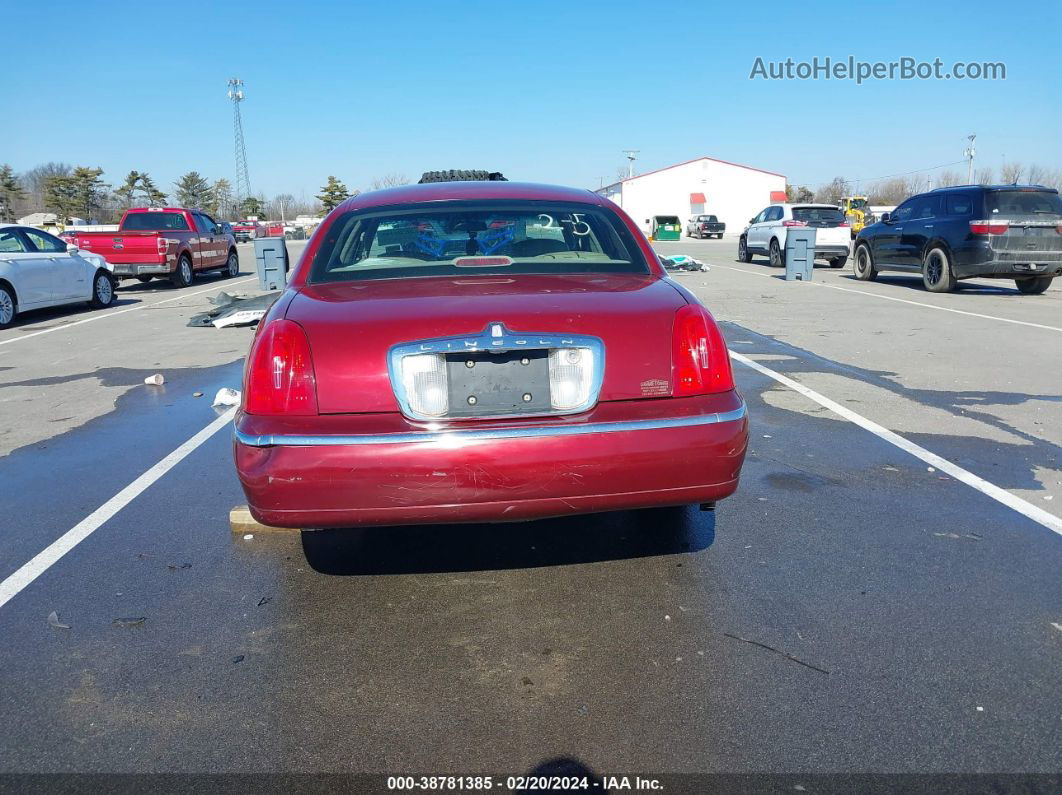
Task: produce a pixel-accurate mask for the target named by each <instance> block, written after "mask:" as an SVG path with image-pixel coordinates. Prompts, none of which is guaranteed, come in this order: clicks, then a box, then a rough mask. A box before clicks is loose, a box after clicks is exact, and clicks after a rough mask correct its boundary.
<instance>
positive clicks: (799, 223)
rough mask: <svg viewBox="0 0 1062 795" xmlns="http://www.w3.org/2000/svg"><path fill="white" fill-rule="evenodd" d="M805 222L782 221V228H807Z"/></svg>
mask: <svg viewBox="0 0 1062 795" xmlns="http://www.w3.org/2000/svg"><path fill="white" fill-rule="evenodd" d="M807 225H808V222H807V221H782V226H807Z"/></svg>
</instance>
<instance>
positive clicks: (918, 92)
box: [0, 0, 1062, 196]
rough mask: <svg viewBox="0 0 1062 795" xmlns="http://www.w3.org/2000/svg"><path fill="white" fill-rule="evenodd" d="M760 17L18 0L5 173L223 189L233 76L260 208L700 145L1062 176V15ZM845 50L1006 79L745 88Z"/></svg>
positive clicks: (559, 174)
mask: <svg viewBox="0 0 1062 795" xmlns="http://www.w3.org/2000/svg"><path fill="white" fill-rule="evenodd" d="M760 5H762V6H764V7H763V8H756V4H752V3H742V4H733V5H730V4H727V5H725V6H724V5H718V4H710V3H705V2H703V1H702V2H694V3H686V2H675V3H670V4H667V3H665V4H658V3H645V2H637V3H636V2H625V1H624V0H612V1H611V2H597V0H580V2H570V1H569V2H565V3H559V2H556V3H555V2H551V1H550V0H540V1H539V2H535V3H481V2H467V3H459V2H445V1H444V0H433V1H430V2H403V1H402V0H390V1H389V2H386V3H365V2H313V0H307V1H306V2H302V3H292V2H272V0H256V1H255V2H250V3H248V2H241V3H238V4H236V3H231V4H230V3H224V2H214V3H196V2H184V3H158V2H141V3H118V2H106V1H105V0H103V1H100V0H96V2H92V3H85V2H83V0H82V2H77V3H68V2H62V1H61V2H51V3H49V4H48V6H47V12H46V13H45V14H42V12H41V9H42V7H41V6H35V5H32V4H27V3H21V4H19V5H18V7H14V6H13V5H12V6H9V7H8V9H7V10H6V11H5V22H4V27H5V29H6V30H7V31H8V35H6V36H5V37H4V39H5V53H4V55H5V57H4V67H3V69H2V70H0V86H2V87H3V92H4V95H5V97H6V100H7V103H6V110H5V113H4V114H3V115H4V118H3V119H2V120H0V162H9V163H11V165H12V166H13V167H14V168H15V169H16V170H17V171H22V170H25V169H27V168H30V167H32V166H34V165H37V164H38V163H41V162H45V161H49V160H59V161H65V162H69V163H72V164H77V165H91V166H102V167H103V168H104V169H105V171H106V175H105V178H106V179H107V181H109V182H111V183H114V184H117V183H118V182H120V181H121V179H122V177H123V176H124V175H125V174H126V173H127V172H128V171H129V170H130V169H137V170H141V171H148V172H150V173H151V174H152V175H153V176H154V177H155V179H156V181H157V182H159V183H160V184H162V185H165V186H166V187H169V186H170V185H171V183H172V182H173V180H174V179H176V178H177V177H178V176H179V175H180V174H182V173H184V172H186V171H189V170H193V169H194V170H198V171H199V172H201V173H203V174H204V175H206V176H208V177H210V178H216V177H219V176H225V177H227V178H229V179H230V180H232V176H233V171H234V167H233V151H232V149H233V147H232V113H231V106H230V104H229V103H228V100H227V98H226V96H225V91H226V85H225V84H226V80H227V78H229V77H230V76H233V75H236V76H239V77H241V78H243V80H244V81H245V82H246V93H247V100H246V101H245V102H244V104H243V114H244V130H245V134H246V140H247V157H248V163H249V170H250V175H251V185H252V188H253V190H254V191H255V192H264V193H266V194H267V195H272V194H274V193H278V192H288V193H292V194H295V195H296V196H298V195H299V194H300V192H303V191H305V193H306V195H310V194H312V193H314V192H316V191H317V190H318V188H319V187H320V185H322V184H323V183H324V181H325V177H326V176H327V175H329V174H335V175H337V176H338V177H340V178H341V179H342V180H344V181H345V182H346V184H347V185H348V186H349V187H358V188H363V189H364V188H366V187H367V185H368V182H369V180H370V179H371V178H372V177H373V176H379V175H383V174H386V173H389V172H400V173H403V174H405V175H407V176H408V177H411V178H414V179H416V177H417V176H419V174H420V173H421V172H422V171H425V170H431V169H443V168H485V169H490V170H500V171H503V172H505V174H506V175H507V176H509V177H510V178H518V179H527V180H532V181H541V182H556V183H563V184H572V185H581V186H587V187H591V186H592V187H596V186H597V185H598V184H599V182H600V178H602V177H604V178H605V181H606V182H611V181H613V180H614V178H615V175H616V170H617V168H618V167H619V166H620V165H622V164H623V163H625V160H624V158H623V155H622V151H621V150H623V149H624V148H627V147H630V148H635V149H640V150H641V153H640V155H639V160H638V163H637V168H638V170H639V171H648V170H651V169H654V168H659V167H662V166H666V165H670V164H673V163H677V162H680V161H683V160H688V159H691V158H693V157H697V156H700V155H710V156H713V157H718V158H722V159H725V160H733V161H736V162H740V163H747V164H749V165H754V166H758V167H761V168H765V169H768V170H772V171H778V172H781V173H784V174H786V175H787V176H788V177H789V180H790V182H793V183H797V184H810V185H812V186H815V185H817V184H820V183H823V182H826V181H828V180H829V179H831V178H832V177H834V176H837V175H843V176H845V177H848V178H850V179H856V178H864V179H866V178H872V177H878V176H883V175H888V174H893V173H896V172H905V171H911V170H914V169H922V168H927V167H930V166H934V165H938V164H941V163H948V162H951V161H955V160H959V159H960V158H961V154H962V148H963V146H964V143H965V140H964V138H965V136H966V135H967V134H969V133H971V132H976V133H977V135H978V147H977V149H978V163H977V165H978V166H993V167H995V168H996V169H997V172H998V169H999V166H1000V163H1001V161H1002V159H1003V158H1004V157H1006V158H1007V159H1008V160H1020V161H1022V162H1026V163H1028V162H1036V163H1039V164H1040V165H1043V166H1048V167H1051V168H1059V169H1062V146H1060V145H1059V142H1060V141H1062V90H1060V87H1059V73H1060V71H1062V68H1060V63H1062V62H1060V61H1059V55H1058V53H1057V52H1055V51H1052V46H1053V45H1052V46H1045V44H1048V43H1050V42H1053V41H1054V40H1055V39H1056V38H1057V32H1058V30H1059V29H1060V28H1062V4H1059V3H1041V4H1036V7H1035V10H1033V11H1026V12H1023V11H1013V12H1012V11H1009V10H1002V11H1001V7H1000V5H999V3H998V0H995V2H991V3H989V2H985V3H981V2H964V3H961V4H946V3H924V2H922V3H906V2H882V3H874V4H862V6H861V7H863V8H867V9H870V10H869V12H868V13H867V14H865V15H864V16H862V17H858V16H857V15H855V14H854V13H852V12H851V11H850V10H849V9H850V8H852V6H851V5H850V4H848V5H846V4H843V3H838V2H836V0H833V1H832V2H810V1H809V2H801V3H786V4H784V5H783V4H777V5H776V4H774V3H768V4H760ZM46 26H54V28H53V30H54V33H53V38H52V39H51V40H48V39H46V38H44V37H43V36H42V35H39V34H40V33H41V32H42V31H44V30H46V29H47V27H46ZM20 30H21V31H24V32H25V33H26V35H24V36H20V35H15V34H13V33H12V32H13V31H20ZM1047 32H1050V33H1049V34H1048V33H1047ZM31 34H32V35H31ZM1045 37H1046V38H1045ZM1048 39H1050V42H1048ZM849 55H853V56H855V58H856V59H858V60H864V61H878V60H881V61H891V60H896V59H899V58H900V57H902V56H912V57H914V58H916V59H918V60H925V61H931V60H932V59H934V58H936V57H939V58H941V59H942V60H943V61H944V62H945V64H946V65H947V66H950V65H951V63H952V62H954V61H960V60H961V61H1003V62H1005V63H1006V65H1007V79H1006V80H1003V81H996V82H984V81H963V82H959V81H955V80H950V81H904V82H901V81H882V82H871V83H866V84H863V85H861V86H859V85H856V84H855V83H854V82H849V81H838V80H819V81H781V82H767V81H763V80H750V79H749V73H750V70H751V68H752V65H753V63H754V61H755V59H756V57H757V56H760V57H763V58H764V59H765V60H784V59H785V58H787V57H791V58H793V59H794V60H796V61H801V60H810V59H811V58H812V57H814V56H818V57H820V58H823V57H825V56H830V57H832V58H834V59H845V58H847V57H848V56H849ZM20 108H21V109H22V110H21V111H20V110H18V109H20Z"/></svg>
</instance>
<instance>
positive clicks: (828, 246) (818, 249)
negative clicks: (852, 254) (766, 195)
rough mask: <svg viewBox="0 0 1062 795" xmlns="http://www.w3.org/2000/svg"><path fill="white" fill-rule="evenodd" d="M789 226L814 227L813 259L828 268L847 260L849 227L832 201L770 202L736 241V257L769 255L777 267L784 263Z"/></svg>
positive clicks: (850, 232)
mask: <svg viewBox="0 0 1062 795" xmlns="http://www.w3.org/2000/svg"><path fill="white" fill-rule="evenodd" d="M792 227H812V228H814V229H815V259H824V260H828V261H829V263H830V267H831V268H842V267H844V264H845V262H847V261H848V252H849V246H850V245H851V242H852V230H851V228H850V227H849V226H848V221H846V220H845V217H844V213H842V212H841V211H840V210H839V209H838V208H837V207H835V206H834V205H832V204H772V205H771V206H770V207H767V208H765V209H764V210H763V212H761V213H760V214H759V215H757V216H756V217H755V218H753V219H752V220H750V221H749V225H748V226H747V227H745V231H744V232H742V233H741V239H740V240H738V259H740V260H741V261H742V262H752V255H753V254H760V255H761V256H766V257H769V258H770V260H771V264H772V265H774V266H775V267H776V268H780V267H783V266H784V265H785V239H786V236H787V235H788V234H789V230H790V228H792Z"/></svg>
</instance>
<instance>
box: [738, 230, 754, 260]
mask: <svg viewBox="0 0 1062 795" xmlns="http://www.w3.org/2000/svg"><path fill="white" fill-rule="evenodd" d="M738 259H739V260H741V261H742V262H752V254H751V253H750V252H749V242H748V240H747V239H746V238H745V236H744V235H742V236H741V237H740V238H738Z"/></svg>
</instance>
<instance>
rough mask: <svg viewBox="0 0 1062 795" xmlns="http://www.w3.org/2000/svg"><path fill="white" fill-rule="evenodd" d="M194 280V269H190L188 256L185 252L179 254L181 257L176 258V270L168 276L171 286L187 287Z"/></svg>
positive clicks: (190, 262) (190, 264)
mask: <svg viewBox="0 0 1062 795" xmlns="http://www.w3.org/2000/svg"><path fill="white" fill-rule="evenodd" d="M194 280H195V271H193V270H192V260H190V259H189V258H188V255H187V254H183V255H181V258H180V259H179V260H177V270H175V271H174V272H173V274H172V275H171V276H170V281H171V282H172V283H173V286H174V287H176V288H178V289H180V288H182V287H187V286H188V285H190V284H191V283H192V282H193V281H194Z"/></svg>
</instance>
